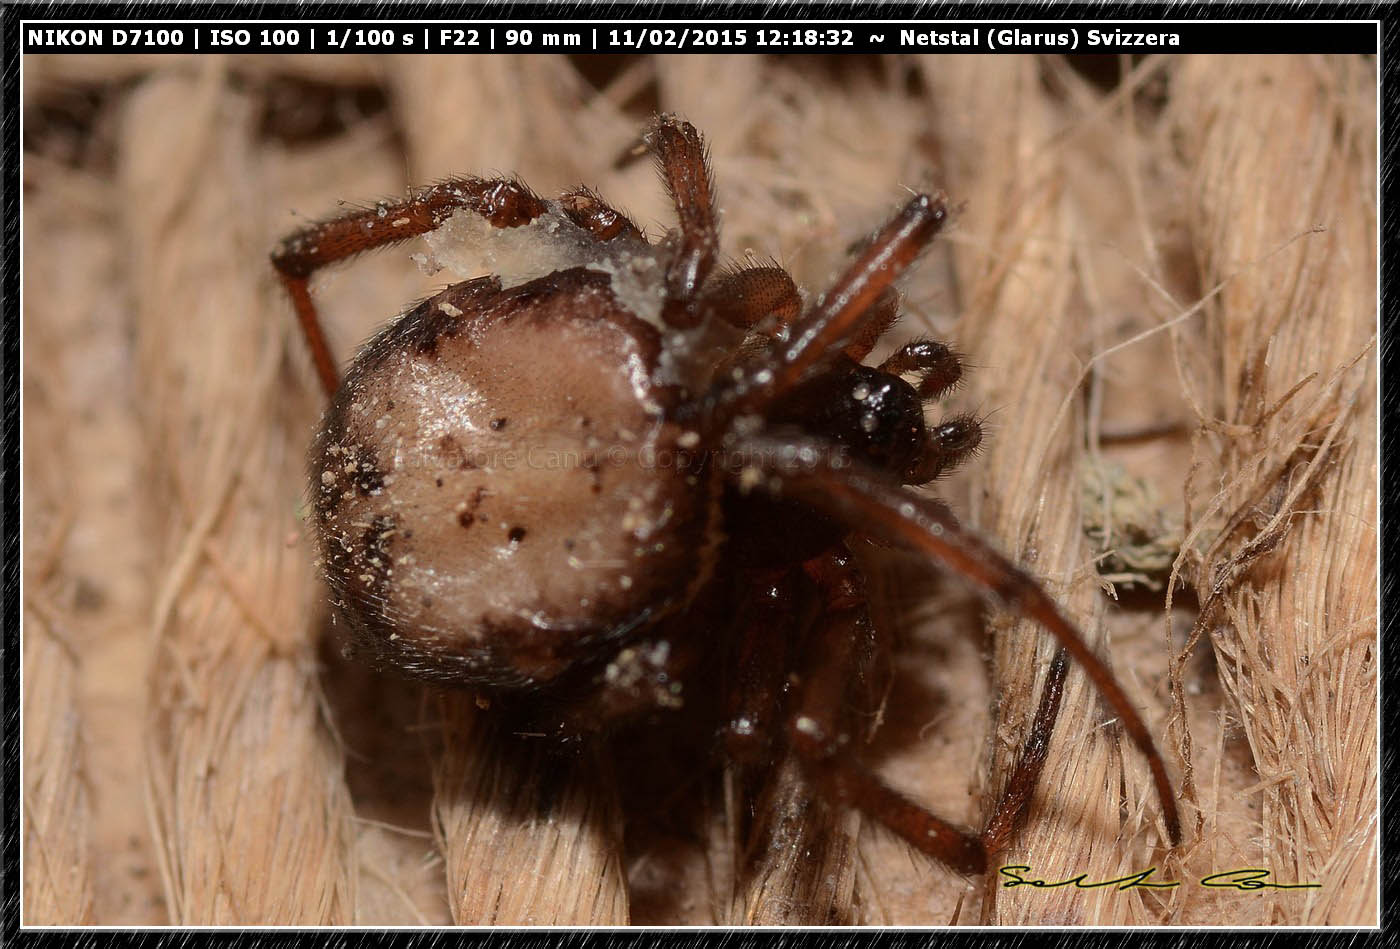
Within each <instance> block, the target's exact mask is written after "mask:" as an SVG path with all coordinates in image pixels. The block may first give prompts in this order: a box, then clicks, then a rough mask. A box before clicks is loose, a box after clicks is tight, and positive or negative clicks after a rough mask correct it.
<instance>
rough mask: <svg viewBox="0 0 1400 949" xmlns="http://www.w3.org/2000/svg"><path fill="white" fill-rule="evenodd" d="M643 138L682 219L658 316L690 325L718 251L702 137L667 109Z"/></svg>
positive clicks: (716, 223) (699, 313) (711, 186)
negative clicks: (662, 304) (663, 304)
mask: <svg viewBox="0 0 1400 949" xmlns="http://www.w3.org/2000/svg"><path fill="white" fill-rule="evenodd" d="M642 141H643V142H645V143H646V146H647V148H649V149H650V150H651V153H652V154H653V155H654V156H655V157H656V168H657V171H658V172H660V174H661V180H662V181H663V182H664V183H665V184H666V191H667V192H668V193H669V194H670V195H671V201H672V203H673V204H674V205H675V207H676V217H677V218H678V219H679V221H680V231H679V233H678V236H677V244H676V253H675V256H674V257H673V258H672V260H671V263H670V264H669V266H668V267H667V269H666V303H665V306H664V308H663V309H662V318H663V319H665V321H666V322H667V324H668V325H671V326H681V327H684V326H694V325H696V324H697V323H699V322H700V320H701V319H702V318H703V316H704V313H703V312H702V311H701V309H700V307H699V306H698V305H697V304H698V295H699V293H700V286H701V284H703V283H704V282H705V278H706V277H708V276H709V274H710V270H711V269H712V268H713V267H714V263H715V258H716V256H717V255H718V254H719V221H718V217H717V215H716V213H715V198H714V195H715V185H714V176H713V174H712V173H711V171H710V161H709V156H708V154H707V153H706V148H705V141H704V139H703V138H701V137H700V133H699V132H697V131H696V130H695V126H693V125H691V124H690V123H689V122H687V121H685V120H684V119H682V118H680V117H679V116H677V115H675V114H673V113H670V112H667V113H663V114H661V115H658V116H657V117H656V120H655V122H654V123H653V124H652V126H651V128H650V129H648V130H647V131H646V133H644V134H643V136H642Z"/></svg>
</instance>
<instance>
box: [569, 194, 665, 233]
mask: <svg viewBox="0 0 1400 949" xmlns="http://www.w3.org/2000/svg"><path fill="white" fill-rule="evenodd" d="M559 207H560V208H562V209H563V211H564V213H565V214H567V215H568V216H569V220H571V221H573V222H574V223H575V224H577V225H578V226H579V227H581V228H583V229H584V230H586V231H588V232H589V233H590V234H592V235H593V236H594V237H596V238H597V239H598V240H599V241H601V242H602V243H605V244H606V243H607V242H608V241H610V240H613V239H614V238H617V237H626V238H630V239H632V240H638V241H642V240H645V239H646V238H645V237H643V236H642V231H641V229H640V228H639V227H637V225H636V224H634V223H632V219H631V218H629V217H628V216H627V215H625V214H623V213H622V212H621V211H619V210H617V209H616V208H614V207H613V206H612V205H610V204H608V203H607V202H606V201H604V200H603V198H602V196H601V195H599V194H598V192H596V191H594V190H592V189H591V188H575V189H574V190H573V191H565V192H564V193H563V194H561V195H560V196H559Z"/></svg>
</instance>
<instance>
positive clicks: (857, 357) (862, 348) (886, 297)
mask: <svg viewBox="0 0 1400 949" xmlns="http://www.w3.org/2000/svg"><path fill="white" fill-rule="evenodd" d="M897 319H899V291H897V290H895V288H894V287H886V288H885V289H884V290H882V291H881V292H880V295H879V296H878V297H876V298H875V302H874V303H872V304H871V305H870V310H869V311H868V312H867V314H866V315H865V316H864V317H862V318H861V323H860V328H859V329H858V330H857V331H856V335H855V336H854V337H852V338H851V341H850V342H849V343H847V344H846V348H845V350H844V352H845V353H846V355H847V356H849V357H851V361H852V362H865V357H866V356H869V355H870V351H871V350H872V349H874V348H875V344H876V343H878V342H879V341H880V337H881V336H884V335H885V333H887V332H889V328H890V327H891V326H893V325H894V323H895V320H897ZM881 368H884V367H883V366H882V367H881Z"/></svg>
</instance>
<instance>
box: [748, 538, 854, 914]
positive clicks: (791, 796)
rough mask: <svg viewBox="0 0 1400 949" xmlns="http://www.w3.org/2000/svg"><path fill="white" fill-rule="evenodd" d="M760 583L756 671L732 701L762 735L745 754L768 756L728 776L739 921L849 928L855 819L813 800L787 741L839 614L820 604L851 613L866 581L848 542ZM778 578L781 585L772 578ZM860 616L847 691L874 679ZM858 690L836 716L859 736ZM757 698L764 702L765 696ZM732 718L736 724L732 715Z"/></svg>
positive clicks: (752, 628)
mask: <svg viewBox="0 0 1400 949" xmlns="http://www.w3.org/2000/svg"><path fill="white" fill-rule="evenodd" d="M804 574H805V576H804ZM754 580H755V581H759V585H758V586H756V587H755V586H750V587H749V590H750V592H749V594H748V603H749V604H751V605H752V606H757V607H760V608H759V609H753V608H750V609H747V610H746V611H745V613H744V614H742V615H743V617H744V622H743V624H742V626H741V628H740V636H741V644H740V645H739V646H738V650H737V653H736V657H737V658H739V659H741V660H743V659H747V660H749V663H748V666H749V670H750V671H749V673H748V675H747V676H745V674H744V673H743V671H741V672H740V676H741V678H740V679H738V680H736V681H735V683H734V685H735V693H737V694H735V693H731V694H730V695H728V696H726V700H727V704H728V707H729V708H730V709H731V710H733V709H736V708H738V709H743V715H744V716H745V717H746V718H749V719H750V720H751V724H752V726H753V730H754V731H755V732H756V734H755V736H754V740H753V741H752V743H751V744H749V745H748V746H747V747H745V748H744V749H743V750H745V751H751V752H756V753H761V757H757V758H750V759H748V760H750V761H751V762H752V763H751V764H750V765H748V766H745V765H744V764H743V763H742V762H736V763H737V764H738V765H739V766H738V767H737V768H734V769H733V770H731V771H730V772H729V774H727V775H726V778H727V785H726V799H727V802H732V803H729V811H730V814H731V820H732V821H733V822H734V825H735V826H734V830H735V832H736V834H737V835H738V839H737V840H736V844H738V845H737V846H736V848H735V853H736V855H737V856H739V858H740V859H739V863H738V866H737V867H736V869H737V871H738V876H737V878H736V882H737V883H738V890H737V892H736V895H737V896H738V897H739V899H738V901H737V902H736V903H735V910H736V917H735V921H736V922H742V923H744V924H746V925H752V924H792V923H812V922H821V923H841V922H848V921H849V920H847V919H845V917H844V913H845V909H846V907H847V906H849V904H850V898H851V893H852V889H853V887H854V877H853V876H852V867H853V861H852V860H851V859H850V857H851V853H852V849H853V847H854V834H853V829H854V828H853V827H852V826H851V823H850V816H851V815H850V814H849V813H847V812H843V809H842V808H841V807H840V806H839V804H840V802H839V801H838V800H837V799H836V798H835V797H833V796H832V795H829V794H813V783H812V781H811V779H810V775H809V773H808V768H807V765H806V761H805V760H804V756H803V755H802V754H801V752H800V751H799V750H798V749H797V748H796V747H794V746H793V744H792V742H791V741H789V740H787V738H786V737H785V729H784V727H783V726H784V723H785V722H786V721H787V720H788V718H789V717H790V715H791V712H792V705H793V701H794V699H795V698H797V697H798V695H799V694H800V690H801V688H802V686H801V684H800V683H798V682H797V680H795V679H793V678H791V677H790V676H789V672H791V671H792V670H793V663H794V661H797V662H798V663H799V665H798V667H797V668H798V669H799V670H800V669H803V668H805V667H806V666H807V664H808V662H807V653H808V650H809V648H810V644H811V642H812V640H813V637H814V635H818V636H819V635H820V631H819V630H817V629H816V627H815V626H814V621H818V622H820V618H821V617H824V616H827V615H831V611H829V612H814V610H813V607H815V608H816V609H817V610H818V611H820V610H822V607H821V605H820V604H825V603H830V604H832V605H833V606H832V611H834V613H835V614H841V615H842V616H843V617H844V613H843V611H844V610H845V609H846V608H847V607H848V605H849V604H852V603H856V602H858V601H863V596H864V581H863V578H862V577H861V575H860V574H859V572H857V570H856V568H855V564H854V562H853V559H852V558H851V556H850V554H849V552H848V551H847V550H846V549H845V546H844V545H837V546H836V547H834V548H833V549H831V550H829V551H828V552H826V553H824V554H822V555H820V556H818V557H816V558H814V559H812V560H810V561H808V562H806V563H805V564H803V565H802V567H801V568H800V569H797V568H790V569H788V570H787V571H783V572H782V573H781V574H778V575H777V576H776V577H775V576H770V577H762V576H755V577H754ZM772 580H777V581H778V582H767V581H772ZM813 593H815V594H816V596H815V597H814V596H813V595H812V594H813ZM854 618H855V619H856V621H857V622H856V625H855V627H854V629H851V630H846V632H847V634H848V635H847V636H846V639H847V640H850V641H851V642H850V643H849V645H850V646H851V648H850V649H849V650H848V653H847V654H846V656H845V657H844V659H845V660H846V665H843V666H842V668H841V669H840V670H839V671H840V672H841V673H842V674H843V675H844V676H845V679H844V680H843V685H846V686H852V685H866V684H868V683H869V682H870V680H871V678H872V677H871V676H870V675H868V674H867V672H866V667H867V666H869V665H872V662H871V660H872V659H873V658H874V656H875V653H876V649H875V640H874V636H875V631H874V629H873V627H872V625H871V624H870V623H869V621H868V618H866V617H864V616H863V614H862V615H860V616H856V617H854ZM765 620H767V622H765ZM842 628H843V630H845V629H846V627H844V626H843V627H842ZM855 640H858V641H855ZM851 663H855V665H852V664H851ZM730 668H734V665H733V664H732V663H731V664H730ZM740 668H741V670H742V667H740ZM851 691H852V690H851V689H850V688H843V689H842V692H841V695H840V697H839V699H838V710H835V711H834V712H833V714H835V715H836V716H837V718H838V719H839V720H840V721H841V722H842V724H843V725H847V724H848V725H849V727H848V728H847V731H848V732H850V733H853V734H854V733H858V732H859V731H860V730H861V723H860V722H859V721H857V720H855V719H854V717H853V716H852V714H851V713H852V708H851V703H850V702H849V701H848V700H849V699H851V698H852V697H853V696H852V695H851ZM755 692H758V693H761V697H759V698H755V697H754V693H755ZM745 693H747V694H745ZM854 704H855V705H857V706H859V707H860V708H861V709H862V710H866V709H871V708H873V707H874V706H875V704H876V701H875V700H874V699H873V698H871V699H870V700H869V701H866V700H864V697H862V700H860V701H857V702H856V703H854ZM730 720H731V722H733V721H735V719H734V717H733V715H732V712H731V715H730ZM848 720H849V721H848ZM730 747H731V749H732V748H733V745H732V743H731V744H730ZM731 787H732V788H733V789H732V790H731ZM740 842H742V843H740Z"/></svg>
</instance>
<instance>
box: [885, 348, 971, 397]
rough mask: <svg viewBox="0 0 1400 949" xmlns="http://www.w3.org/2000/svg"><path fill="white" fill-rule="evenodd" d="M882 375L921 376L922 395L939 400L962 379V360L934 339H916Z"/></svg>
mask: <svg viewBox="0 0 1400 949" xmlns="http://www.w3.org/2000/svg"><path fill="white" fill-rule="evenodd" d="M879 368H880V371H881V372H888V373H890V374H891V375H896V376H902V375H904V374H905V373H907V372H917V373H918V374H919V386H918V389H919V395H921V396H923V397H924V398H926V399H936V398H938V397H939V396H940V395H942V394H943V393H945V392H947V391H948V390H949V389H951V388H953V386H955V385H957V384H958V381H959V380H960V379H962V371H963V367H962V358H961V357H960V356H959V355H958V354H957V353H956V352H955V351H953V350H952V349H950V348H949V347H948V346H945V345H944V344H943V343H940V342H937V341H935V340H931V339H916V340H914V341H913V342H912V343H907V344H906V345H904V346H903V347H901V348H900V349H899V350H898V351H896V352H895V353H893V354H891V356H890V357H889V358H888V359H886V360H885V361H884V362H882V363H880V367H879Z"/></svg>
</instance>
